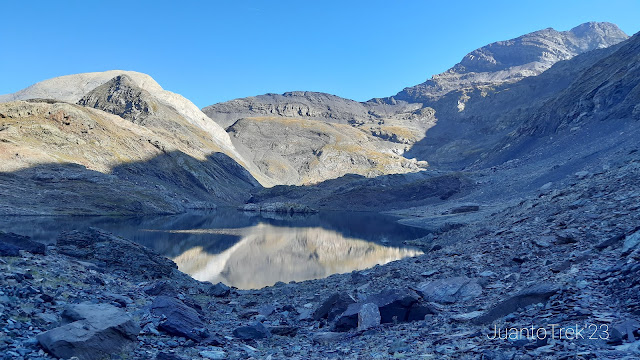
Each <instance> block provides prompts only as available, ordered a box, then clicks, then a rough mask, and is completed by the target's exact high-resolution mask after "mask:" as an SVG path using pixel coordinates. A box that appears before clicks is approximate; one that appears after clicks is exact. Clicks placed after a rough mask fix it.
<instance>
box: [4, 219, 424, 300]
mask: <svg viewBox="0 0 640 360" xmlns="http://www.w3.org/2000/svg"><path fill="white" fill-rule="evenodd" d="M395 220H396V218H394V217H391V216H386V215H380V214H373V213H347V212H322V213H318V214H312V215H304V216H303V215H294V216H289V215H276V214H256V213H245V212H239V211H236V210H235V209H218V210H215V211H207V212H203V211H197V212H190V213H186V214H179V215H167V216H144V217H105V216H98V217H32V216H30V217H2V218H0V229H1V230H4V231H11V232H15V233H18V234H23V235H29V236H31V237H32V238H34V239H35V240H38V241H43V242H49V243H50V242H53V241H54V240H55V238H56V237H57V236H58V234H59V233H60V232H61V231H63V230H73V229H78V230H81V229H86V228H88V227H90V226H94V227H98V228H102V229H105V230H108V231H111V232H113V233H114V234H116V235H119V236H122V237H125V238H128V239H131V240H133V241H136V242H138V243H140V244H142V245H144V246H147V247H149V248H151V249H153V250H155V251H156V252H158V253H160V254H163V255H164V256H166V257H168V258H170V259H172V260H173V261H175V262H176V263H177V264H178V267H179V269H180V270H181V271H183V272H185V273H187V274H189V275H191V276H192V277H194V278H195V279H198V280H201V281H211V282H218V281H222V282H224V283H226V284H228V285H232V286H235V287H238V288H241V289H254V288H261V287H264V286H268V285H273V284H274V283H276V282H277V281H283V282H289V281H303V280H309V279H318V278H323V277H326V276H329V275H332V274H336V273H346V272H350V271H352V270H361V269H366V268H369V267H372V266H375V265H376V264H384V263H387V262H390V261H393V260H398V259H401V258H405V257H409V256H416V255H419V254H420V253H421V252H420V251H419V250H416V249H413V248H410V247H407V246H404V245H403V243H402V242H403V241H404V240H409V239H415V238H418V237H421V236H425V235H426V234H427V233H426V231H425V230H422V229H418V228H413V227H409V226H404V225H401V224H398V223H397V222H396V221H395Z"/></svg>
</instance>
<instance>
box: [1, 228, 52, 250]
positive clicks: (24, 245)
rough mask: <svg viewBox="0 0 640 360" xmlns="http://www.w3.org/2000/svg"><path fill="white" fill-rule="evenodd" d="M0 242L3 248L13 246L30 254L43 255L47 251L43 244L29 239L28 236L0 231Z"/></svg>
mask: <svg viewBox="0 0 640 360" xmlns="http://www.w3.org/2000/svg"><path fill="white" fill-rule="evenodd" d="M0 244H1V245H2V246H4V247H5V249H9V248H15V249H16V250H24V251H28V252H30V253H32V254H40V255H44V254H45V252H46V251H47V247H46V246H45V244H42V243H39V242H36V241H33V240H31V238H30V237H28V236H23V235H18V234H14V233H5V232H3V231H0Z"/></svg>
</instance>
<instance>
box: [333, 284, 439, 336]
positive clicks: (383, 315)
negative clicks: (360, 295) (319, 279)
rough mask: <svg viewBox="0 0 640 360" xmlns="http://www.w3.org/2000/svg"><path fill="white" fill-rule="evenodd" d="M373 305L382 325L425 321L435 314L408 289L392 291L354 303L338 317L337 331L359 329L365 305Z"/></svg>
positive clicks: (335, 325) (335, 327) (335, 328)
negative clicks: (361, 312)
mask: <svg viewBox="0 0 640 360" xmlns="http://www.w3.org/2000/svg"><path fill="white" fill-rule="evenodd" d="M369 303H372V304H374V305H376V306H377V307H378V311H379V312H380V323H383V324H384V323H393V322H407V321H416V320H424V317H425V316H426V315H428V314H434V313H435V312H434V311H433V309H432V308H431V307H429V306H428V305H426V304H422V303H420V297H419V296H418V295H417V294H415V293H413V292H411V291H409V290H406V289H390V290H385V291H383V292H381V293H379V294H375V295H372V296H369V297H368V298H367V299H366V300H365V301H363V302H360V303H354V304H351V305H349V306H348V307H347V309H346V310H345V311H344V312H343V313H342V314H341V315H340V316H338V317H337V319H336V322H335V324H334V330H335V331H348V330H350V329H355V328H357V327H358V316H359V314H360V311H361V309H362V307H363V306H364V305H365V304H369Z"/></svg>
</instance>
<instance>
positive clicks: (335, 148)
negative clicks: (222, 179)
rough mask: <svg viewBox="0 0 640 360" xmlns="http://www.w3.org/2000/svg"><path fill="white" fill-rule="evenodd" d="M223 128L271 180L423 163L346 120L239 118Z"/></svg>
mask: <svg viewBox="0 0 640 360" xmlns="http://www.w3.org/2000/svg"><path fill="white" fill-rule="evenodd" d="M227 131H228V132H229V134H230V135H231V138H232V140H233V142H234V144H235V145H236V147H237V148H238V150H239V151H240V152H241V153H242V154H243V155H244V157H245V158H246V159H249V160H250V161H252V162H253V164H255V166H256V167H257V168H258V169H260V171H261V172H262V173H263V174H264V175H266V176H268V177H269V178H271V179H273V180H274V182H275V183H276V184H284V185H308V184H312V183H317V182H321V181H324V180H327V179H334V178H337V177H340V176H343V175H345V174H348V173H350V174H361V175H364V176H367V177H374V176H380V175H386V174H395V173H407V172H416V171H420V170H423V169H425V168H426V167H427V163H426V162H424V161H416V160H409V159H406V158H404V157H403V156H402V155H401V154H402V153H403V152H404V149H405V145H404V144H397V143H392V142H390V141H386V140H381V139H380V138H378V137H375V136H373V135H371V134H370V133H368V132H367V131H363V130H361V129H360V128H355V127H353V126H350V125H346V124H334V123H326V122H322V121H317V120H309V119H302V118H284V117H283V118H276V117H268V118H243V119H240V120H238V121H237V122H235V123H234V124H233V125H232V126H230V127H229V128H228V129H227ZM398 132H400V130H398ZM405 132H407V133H409V132H410V131H409V130H406V131H405ZM405 136H409V137H410V135H405ZM282 139H287V141H286V142H283V141H282Z"/></svg>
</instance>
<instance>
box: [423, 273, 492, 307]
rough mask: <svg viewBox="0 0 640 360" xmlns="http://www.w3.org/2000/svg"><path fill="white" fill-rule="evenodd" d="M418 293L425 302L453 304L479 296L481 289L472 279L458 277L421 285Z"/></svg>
mask: <svg viewBox="0 0 640 360" xmlns="http://www.w3.org/2000/svg"><path fill="white" fill-rule="evenodd" d="M418 291H419V292H420V295H422V297H424V298H425V299H426V300H427V301H432V302H436V303H440V304H453V303H456V302H460V301H467V300H470V299H473V298H475V297H477V296H480V294H482V287H481V286H480V284H478V282H477V281H475V280H473V279H470V278H468V277H464V276H458V277H452V278H445V279H438V280H434V281H429V282H424V283H421V284H419V285H418Z"/></svg>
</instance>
